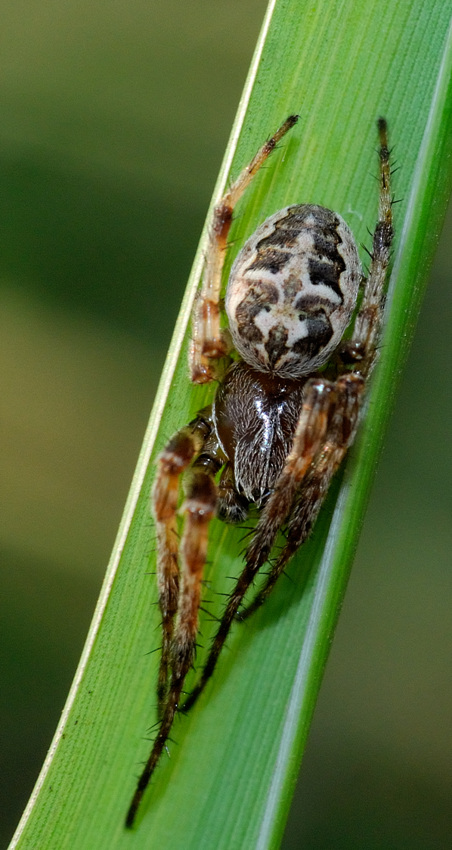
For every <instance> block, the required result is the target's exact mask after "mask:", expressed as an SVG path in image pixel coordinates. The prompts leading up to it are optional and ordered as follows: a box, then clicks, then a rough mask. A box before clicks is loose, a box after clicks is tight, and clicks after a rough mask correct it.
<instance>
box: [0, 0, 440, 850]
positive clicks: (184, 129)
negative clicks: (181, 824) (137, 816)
mask: <svg viewBox="0 0 452 850" xmlns="http://www.w3.org/2000/svg"><path fill="white" fill-rule="evenodd" d="M265 6H266V3H265V2H264V0H227V2H224V3H222V4H219V3H212V2H208V0H192V2H190V3H189V4H181V3H180V0H179V2H175V0H167V2H166V3H165V4H156V3H154V4H150V3H149V2H148V3H146V2H144V0H129V2H128V3H127V4H126V3H124V2H122V3H121V2H112V0H110V2H106V0H90V2H87V0H78V2H75V0H68V2H65V3H61V0H58V2H57V0H45V1H44V2H41V3H40V4H38V3H37V2H33V0H16V2H14V3H13V2H12V0H4V2H3V3H2V31H1V35H0V39H1V54H0V55H1V69H2V70H1V75H0V115H1V120H0V160H1V161H0V186H1V191H0V215H1V229H0V245H1V251H0V257H1V259H0V276H1V286H0V325H1V328H0V330H1V333H0V338H1V354H2V356H1V369H0V405H1V408H0V429H1V445H2V451H1V458H0V488H1V525H0V548H1V567H0V568H1V592H0V604H1V626H0V628H1V637H0V658H1V684H2V698H1V705H0V710H1V719H0V736H1V756H0V757H1V771H0V784H1V785H0V791H1V813H0V830H1V832H0V840H1V841H2V842H3V843H4V844H6V843H7V839H8V838H9V837H10V835H11V833H12V830H13V828H14V826H15V824H16V823H17V820H18V817H19V815H20V813H21V811H22V809H23V807H24V805H25V803H26V801H27V799H28V796H29V793H30V791H31V789H32V786H33V784H34V781H35V779H36V777H37V774H38V771H39V768H40V766H41V763H42V760H43V758H44V756H45V753H46V750H47V747H48V745H49V743H50V740H51V737H52V734H53V731H54V729H55V726H56V723H57V720H58V717H59V713H60V711H61V708H62V706H63V703H64V700H65V696H66V693H67V690H68V688H69V685H70V682H71V679H72V676H73V673H74V670H75V666H76V664H77V661H78V657H79V655H80V652H81V649H82V646H83V641H84V637H85V635H86V631H87V629H88V625H89V622H90V618H91V615H92V612H93V609H94V605H95V601H96V598H97V594H98V591H99V588H100V584H101V581H102V577H103V573H104V570H105V567H106V564H107V561H108V558H109V554H110V549H111V546H112V544H113V540H114V537H115V533H116V529H117V526H118V522H119V519H120V516H121V512H122V507H123V504H124V501H125V498H126V494H127V490H128V486H129V483H130V480H131V476H132V472H133V469H134V465H135V462H136V458H137V455H138V451H139V447H140V443H141V439H142V436H143V433H144V429H145V426H146V422H147V417H148V415H149V410H150V406H151V402H152V398H153V394H154V392H155V389H156V384H157V381H158V377H159V371H160V368H161V365H162V363H163V359H164V355H165V351H166V348H167V346H168V343H169V338H170V334H171V330H172V327H173V324H174V320H175V317H176V315H177V310H178V305H179V303H180V298H181V294H182V292H183V289H184V286H185V281H186V278H187V274H188V271H189V268H190V264H191V261H192V258H193V255H194V251H195V247H196V244H197V240H198V237H199V233H200V229H201V226H202V223H203V220H204V216H205V211H206V208H207V204H208V202H209V199H210V195H211V192H212V188H213V184H214V180H215V178H216V175H217V171H218V167H219V164H220V161H221V157H222V154H223V150H224V146H225V143H226V140H227V138H228V134H229V131H230V126H231V122H232V119H233V116H234V113H235V110H236V106H237V103H238V99H239V96H240V93H241V90H242V86H243V83H244V79H245V74H246V72H247V68H248V64H249V61H250V57H251V54H252V50H253V47H254V44H255V40H256V37H257V34H258V31H259V28H260V24H261V20H262V16H263V13H264V10H265ZM301 100H302V96H301ZM269 129H271V128H269ZM397 158H398V160H399V163H400V164H401V165H402V167H403V151H399V150H397ZM300 200H309V199H301V198H300ZM370 224H372V223H370ZM451 224H452V216H449V219H448V222H446V226H445V232H444V238H443V242H442V247H441V249H440V251H439V254H438V258H437V261H436V264H435V268H434V272H433V276H432V282H431V286H430V289H429V291H428V293H427V297H426V300H425V303H424V308H423V312H422V316H421V321H420V324H419V328H418V332H417V336H416V339H415V344H414V347H413V351H412V355H411V357H410V360H409V362H408V364H407V369H406V375H405V378H404V381H403V384H402V386H401V392H400V395H399V399H398V403H397V409H396V412H395V416H394V418H393V420H392V425H391V428H390V430H389V433H388V436H387V440H386V450H385V453H384V455H383V458H382V461H381V464H380V467H379V471H378V476H377V482H376V486H375V489H374V493H373V496H372V500H371V504H370V507H369V512H368V514H367V520H366V524H365V527H364V530H363V535H362V538H361V545H360V547H359V551H358V555H357V559H356V562H355V566H354V569H353V572H352V578H351V581H350V586H349V590H348V594H347V597H346V600H345V603H344V608H343V612H342V616H341V619H340V622H339V627H338V631H337V635H336V639H335V642H334V645H333V648H332V653H331V660H330V663H329V665H328V668H327V674H326V678H325V682H324V685H323V688H322V692H321V697H320V700H319V704H318V709H317V713H316V718H315V721H314V725H313V728H312V733H311V737H310V743H309V746H308V751H307V755H306V758H305V762H304V766H303V771H302V775H301V778H300V781H299V786H298V789H297V794H296V798H295V801H294V806H293V809H292V813H291V817H290V820H289V825H288V829H287V833H286V836H285V839H284V844H283V847H284V848H286V850H289V848H315V850H317V848H325V850H327V848H331V847H335V848H346V849H347V850H348V848H360V850H367V848H369V850H373V848H385V850H386V849H387V848H397V850H399V848H410V850H413V848H414V850H416V848H422V850H425V848H427V850H428V849H429V848H443V847H444V848H445V847H449V846H450V838H451V835H452V805H451V795H450V787H451V786H450V783H451V755H452V746H451V744H452V742H451V729H452V710H451V706H452V677H451V661H450V658H451V649H452V628H451V617H450V608H451V600H452V571H451V569H450V560H451V559H450V550H451V543H452V531H451V525H452V524H451V513H452V512H451V501H452V499H451V484H450V480H451V454H452V453H451V445H450V443H451V440H450V432H451V428H450V421H451V419H452V404H451V392H450V387H449V381H448V380H447V379H445V376H444V375H445V373H446V374H447V375H448V373H449V372H450V368H447V367H448V366H449V364H450V357H451V353H452V352H451V347H452V344H451V332H450V329H451V327H452V297H451V292H450V282H451V280H450V279H451V275H450V271H449V269H450V261H451V247H450V232H451ZM448 237H449V238H448Z"/></svg>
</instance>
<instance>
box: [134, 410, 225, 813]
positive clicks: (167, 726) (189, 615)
mask: <svg viewBox="0 0 452 850" xmlns="http://www.w3.org/2000/svg"><path fill="white" fill-rule="evenodd" d="M207 428H208V425H207V423H206V422H205V421H204V420H203V419H202V418H198V419H197V420H195V422H194V423H192V425H191V426H188V428H183V429H182V430H181V431H179V432H178V433H177V434H176V435H175V436H174V437H173V438H172V440H170V442H169V444H168V446H167V447H166V449H165V450H164V452H163V453H162V455H161V457H160V461H159V472H158V475H157V481H156V485H155V487H154V510H155V515H156V521H157V526H160V528H159V534H160V532H161V537H159V542H160V541H161V543H162V549H161V550H160V551H159V560H160V561H161V569H160V568H159V588H160V587H161V590H160V607H161V610H162V619H163V634H164V639H163V649H162V664H161V667H160V675H159V689H160V692H159V697H160V703H159V718H160V725H159V730H158V732H157V735H156V738H155V740H154V743H153V746H152V750H151V753H150V755H149V758H148V760H147V762H146V764H145V766H144V769H143V771H142V773H141V775H140V777H139V779H138V783H137V786H136V789H135V793H134V795H133V798H132V801H131V803H130V806H129V810H128V812H127V817H126V826H127V827H128V828H130V827H132V826H133V823H134V820H135V816H136V813H137V811H138V807H139V805H140V802H141V800H142V797H143V794H144V792H145V790H146V788H147V786H148V784H149V781H150V779H151V776H152V774H153V772H154V769H155V767H156V766H157V764H158V761H159V759H160V756H161V755H162V752H163V750H164V748H165V746H166V742H167V740H168V737H169V734H170V731H171V728H172V725H173V722H174V718H175V716H176V712H177V710H178V705H179V701H180V697H181V693H182V689H183V686H184V681H185V677H186V675H187V673H188V672H189V670H190V668H191V666H192V664H193V660H194V656H195V652H196V638H197V634H198V611H199V606H200V596H201V587H202V577H203V570H204V565H205V562H206V555H207V540H208V528H209V523H210V521H211V519H212V518H213V517H214V516H215V510H216V503H217V487H216V484H215V481H214V475H215V473H216V472H217V470H218V468H219V465H220V463H221V462H220V461H219V460H218V459H217V458H209V457H208V456H207V455H202V456H201V457H198V458H197V459H196V460H195V461H194V464H193V466H192V469H191V472H190V474H189V479H188V482H187V484H186V487H185V490H186V493H185V499H184V502H183V504H182V506H181V508H180V513H181V514H183V516H184V530H183V534H182V539H181V544H180V553H179V554H180V560H181V567H182V569H181V574H180V576H179V573H178V572H177V582H175V581H174V575H175V573H174V564H176V569H177V560H176V559H177V553H175V550H174V548H173V539H174V534H173V533H172V532H175V520H176V502H177V484H178V478H179V476H180V474H181V472H182V471H184V470H185V469H186V467H187V466H188V464H189V463H190V461H191V460H192V459H193V458H194V457H195V456H196V454H197V453H198V452H199V451H200V450H201V448H202V447H203V446H205V445H206V442H207V440H206V429H207ZM197 464H199V466H197ZM161 497H162V498H161ZM165 497H166V498H165ZM165 507H166V512H165ZM168 539H169V540H170V543H168ZM168 559H169V562H168ZM165 570H166V571H167V573H168V575H165ZM176 586H177V588H178V594H177V600H176V611H177V613H176V612H175V611H174V610H173V609H174V595H175V593H176ZM162 670H163V672H162ZM163 677H164V678H163Z"/></svg>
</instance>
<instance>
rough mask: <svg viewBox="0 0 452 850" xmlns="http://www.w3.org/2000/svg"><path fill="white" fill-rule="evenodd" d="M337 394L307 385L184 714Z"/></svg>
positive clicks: (328, 386) (320, 439)
mask: <svg viewBox="0 0 452 850" xmlns="http://www.w3.org/2000/svg"><path fill="white" fill-rule="evenodd" d="M333 394H334V385H333V384H332V383H330V382H326V381H323V380H321V379H312V380H310V381H308V382H307V383H306V391H305V400H304V403H303V406H302V409H301V413H300V417H299V421H298V424H297V428H296V431H295V437H294V442H293V447H292V450H291V452H290V454H289V455H288V457H287V460H286V463H285V466H284V469H283V471H282V473H281V475H280V476H279V478H278V480H277V482H276V486H275V489H274V491H273V493H272V494H271V496H270V498H269V499H268V501H267V503H266V505H265V507H264V509H263V511H262V513H261V516H260V519H259V522H258V524H257V527H256V531H255V534H254V537H253V540H252V542H251V544H250V546H249V547H248V549H247V551H246V554H245V567H244V569H243V571H242V573H241V575H240V576H239V578H238V580H237V583H236V586H235V588H234V590H233V591H232V593H231V595H230V596H229V599H228V602H227V605H226V608H225V610H224V612H223V616H222V618H221V621H220V624H219V627H218V630H217V633H216V635H215V637H214V639H213V641H212V645H211V648H210V652H209V656H208V658H207V661H206V664H205V666H204V668H203V671H202V673H201V677H200V679H199V681H198V683H197V685H195V687H194V689H193V690H192V692H191V693H190V695H189V696H188V697H187V699H186V701H185V702H184V704H183V706H182V711H188V710H189V709H190V708H191V706H192V705H193V704H194V702H195V701H196V699H197V698H198V696H199V695H200V693H201V692H202V691H203V690H204V688H205V686H206V684H207V682H208V680H209V679H210V677H211V675H212V673H213V671H214V669H215V666H216V663H217V660H218V657H219V655H220V652H221V650H222V648H223V645H224V642H225V640H226V638H227V636H228V634H229V631H230V628H231V626H232V623H233V622H234V619H235V618H236V615H237V611H238V609H239V607H240V605H241V604H242V602H243V598H244V596H245V594H246V592H247V590H248V588H249V587H250V585H251V584H252V582H253V580H254V578H255V577H256V575H257V573H258V572H259V570H260V568H261V567H262V565H263V564H264V563H265V561H266V560H267V558H268V556H269V554H270V550H271V548H272V545H273V543H274V541H275V538H276V535H277V533H278V531H279V529H280V527H281V525H283V523H284V521H285V520H286V518H287V515H288V514H289V512H290V510H291V508H292V503H293V500H294V497H295V494H296V492H297V490H298V488H299V487H300V482H301V481H302V480H303V478H304V476H305V475H306V473H307V472H308V470H309V468H310V466H311V464H312V462H313V460H314V458H315V457H316V455H317V454H318V452H319V450H320V449H321V447H322V445H323V443H324V441H325V437H326V434H327V428H328V418H329V413H330V410H331V404H332V402H333V399H332V395H333Z"/></svg>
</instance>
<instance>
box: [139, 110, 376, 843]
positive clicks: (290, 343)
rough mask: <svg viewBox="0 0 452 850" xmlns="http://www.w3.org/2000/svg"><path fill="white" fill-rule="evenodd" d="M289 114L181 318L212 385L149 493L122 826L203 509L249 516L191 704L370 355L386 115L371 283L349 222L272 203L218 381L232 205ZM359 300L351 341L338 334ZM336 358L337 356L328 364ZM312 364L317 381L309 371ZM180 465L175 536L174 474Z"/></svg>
mask: <svg viewBox="0 0 452 850" xmlns="http://www.w3.org/2000/svg"><path fill="white" fill-rule="evenodd" d="M296 121H297V116H290V117H289V118H288V119H287V120H286V121H285V122H284V124H283V125H282V126H281V127H280V129H279V130H278V131H277V132H276V133H275V135H274V136H272V138H271V139H270V140H269V141H268V142H266V143H265V145H264V146H263V147H262V148H261V149H260V150H259V151H258V153H257V154H256V156H255V157H254V159H253V160H252V161H251V163H250V164H249V165H248V166H246V168H245V169H244V170H243V171H242V173H241V174H240V175H239V177H238V179H237V180H236V181H235V183H233V184H232V186H231V188H230V189H229V191H228V192H227V193H226V194H225V195H224V197H223V198H222V199H221V201H220V203H219V204H218V205H217V206H216V207H215V210H214V216H213V222H212V225H211V228H210V231H209V248H208V253H207V259H206V267H205V271H204V278H203V284H202V288H201V291H200V293H199V297H198V299H197V301H196V304H195V308H194V313H193V337H192V342H191V348H190V369H191V377H192V381H193V382H195V383H206V382H208V381H211V380H213V379H214V378H219V385H218V388H217V391H216V394H215V398H214V400H213V403H212V404H211V405H210V406H209V407H208V408H205V409H204V410H202V411H200V412H199V413H198V415H197V417H196V418H195V419H194V420H193V422H191V423H190V424H189V425H187V426H185V427H183V428H182V429H181V430H180V431H178V432H177V433H176V434H175V435H174V437H172V439H171V440H170V441H169V443H168V444H167V445H166V447H165V449H164V450H163V452H162V453H161V455H160V457H159V460H158V469H157V475H156V480H155V484H154V490H153V511H154V516H155V521H156V528H157V544H158V563H157V575H158V588H159V604H160V610H161V614H162V625H163V643H162V657H161V663H160V671H159V680H158V686H157V699H158V712H159V724H160V725H159V731H158V733H157V736H156V739H155V741H154V745H153V748H152V751H151V754H150V756H149V759H148V761H147V763H146V766H145V768H144V770H143V773H142V775H141V777H140V779H139V781H138V785H137V789H136V791H135V794H134V797H133V799H132V803H131V805H130V809H129V812H128V815H127V821H126V823H127V825H128V826H131V825H132V824H133V821H134V818H135V814H136V812H137V809H138V806H139V803H140V800H141V798H142V795H143V793H144V790H145V788H146V787H147V785H148V782H149V779H150V777H151V775H152V773H153V771H154V768H155V766H156V764H157V762H158V760H159V758H160V755H161V753H162V751H163V749H164V747H165V745H166V741H167V739H168V736H169V733H170V730H171V726H172V724H173V720H174V716H175V713H176V711H177V710H178V707H179V702H180V699H181V695H182V689H183V685H184V681H185V677H186V675H187V673H188V672H189V670H190V668H191V666H192V664H193V660H194V656H195V647H196V639H197V633H198V610H199V605H200V590H201V582H202V577H203V569H204V565H205V560H206V553H207V538H208V527H209V523H210V521H211V519H212V518H213V517H214V516H217V517H219V518H220V519H223V520H225V521H227V522H242V521H243V520H244V519H245V517H246V516H247V513H248V509H249V506H250V505H251V504H253V505H255V506H256V507H257V508H258V510H259V511H260V515H259V520H258V523H257V526H256V529H255V531H254V535H253V537H252V538H251V542H250V544H249V545H248V548H247V550H246V552H245V556H244V566H243V570H242V573H241V574H240V576H239V578H238V579H237V583H236V586H235V588H234V589H233V591H232V593H231V594H230V596H229V599H228V601H227V604H226V607H225V610H224V612H223V615H222V617H221V620H220V622H219V625H218V629H217V632H216V634H215V636H214V639H213V642H212V646H211V648H210V652H209V655H208V658H207V661H206V664H205V666H204V668H203V670H202V673H201V675H200V678H199V681H198V683H197V685H196V686H195V688H194V690H193V691H192V692H191V694H190V695H189V696H188V698H187V699H186V701H185V703H184V705H183V710H188V709H189V708H190V706H191V705H192V704H193V703H194V701H195V700H196V698H197V697H198V696H199V694H200V693H201V691H202V690H203V689H204V687H205V685H206V682H207V681H208V679H209V678H210V676H211V675H212V672H213V670H214V668H215V665H216V663H217V660H218V657H219V654H220V652H221V649H222V647H223V644H224V642H225V640H226V638H227V636H228V633H229V630H230V628H231V625H232V623H233V621H234V619H235V618H236V617H237V614H238V613H239V611H240V616H241V617H245V616H248V615H249V614H250V613H251V612H252V611H254V610H255V609H256V608H257V607H258V606H259V605H260V604H261V603H262V602H263V601H264V599H265V598H266V596H267V595H268V594H269V593H270V591H271V590H272V588H273V586H274V584H275V582H276V580H277V578H278V577H279V575H280V574H281V572H282V571H283V570H284V568H285V566H286V564H287V562H288V560H289V559H290V557H291V556H292V555H293V554H294V552H295V551H296V550H297V549H298V548H299V547H300V546H301V545H302V543H303V542H304V541H305V540H306V538H307V536H308V535H309V532H310V530H311V528H312V525H313V523H314V522H315V520H316V518H317V515H318V512H319V510H320V507H321V505H322V502H323V499H324V497H325V495H326V493H327V491H328V487H329V484H330V481H331V478H332V476H333V475H334V473H335V472H336V470H337V469H338V467H339V465H340V464H341V462H342V460H343V458H344V456H345V454H346V452H347V449H348V448H349V446H350V445H351V443H352V441H353V438H354V435H355V432H356V427H357V424H358V417H359V413H360V409H361V405H362V399H363V395H364V390H365V386H366V382H367V379H368V378H369V375H370V373H371V370H372V366H373V364H374V362H375V358H376V344H377V341H378V335H379V332H380V327H381V316H382V308H383V303H384V284H385V279H386V272H387V267H388V263H389V253H390V247H391V241H392V234H393V229H392V199H391V194H390V167H389V152H388V145H387V131H386V122H385V121H384V119H380V120H379V122H378V129H379V135H380V202H379V220H378V223H377V225H376V228H375V231H374V236H373V246H372V252H371V262H370V268H369V275H368V278H367V280H365V279H364V278H363V276H362V271H361V265H360V261H359V257H358V250H357V247H356V243H355V240H354V237H353V234H352V232H351V231H350V229H349V227H348V225H347V224H346V223H345V221H344V220H343V219H342V218H341V216H340V215H338V214H337V213H335V212H332V211H331V210H328V209H326V208H324V207H320V206H316V205H313V204H300V205H294V206H290V207H286V208H285V209H282V210H279V212H276V213H274V215H272V216H270V217H269V218H267V219H266V221H264V223H263V224H261V225H260V227H258V229H257V230H256V232H255V233H254V234H253V235H252V236H251V237H250V238H249V239H248V241H247V242H246V244H245V245H244V247H243V248H242V250H241V251H240V253H239V254H238V256H237V259H236V260H235V262H234V264H233V266H232V269H231V273H230V277H229V281H228V286H227V290H226V298H225V308H226V314H227V317H228V323H229V331H230V337H231V338H232V344H233V346H234V348H235V351H236V352H237V354H238V355H239V357H240V358H241V359H239V360H238V361H236V362H233V363H232V365H230V366H229V367H228V368H227V370H226V371H225V374H223V375H222V376H220V375H219V374H218V363H219V361H220V360H221V361H223V359H224V358H225V357H226V356H227V355H228V354H229V353H230V352H229V350H228V344H227V342H226V335H225V334H224V333H223V332H222V331H221V329H220V289H221V273H222V268H223V263H224V253H225V249H226V245H227V236H228V232H229V228H230V225H231V220H232V213H233V209H234V207H235V205H236V203H237V201H238V200H239V198H240V196H241V195H242V194H243V192H244V191H245V189H246V187H247V186H248V184H249V183H250V181H251V179H252V178H253V176H254V174H255V173H256V172H257V171H258V170H259V168H260V167H261V165H262V164H263V163H264V162H265V160H266V159H267V157H268V156H269V154H270V153H271V151H272V150H273V149H274V148H275V146H276V144H277V142H278V141H279V140H280V139H281V138H282V137H283V136H284V135H285V133H287V132H288V130H290V128H291V127H292V126H293V125H294V124H295V123H296ZM361 284H363V290H364V291H363V298H362V302H361V306H360V309H359V311H358V314H357V316H356V318H355V321H354V326H353V330H352V333H351V336H350V338H349V339H348V340H346V341H343V336H344V332H345V330H346V328H347V326H348V325H349V323H350V321H351V319H352V315H353V313H354V310H355V307H356V302H357V296H358V290H359V288H360V286H361ZM333 357H334V363H333V362H332V359H333ZM320 367H326V368H323V369H322V371H321V372H319V371H317V370H319V368H320ZM187 469H190V471H189V473H188V474H187V476H186V482H185V488H184V489H185V499H184V501H183V504H182V506H181V508H180V509H179V513H181V514H183V516H184V527H183V533H182V538H181V540H180V543H179V535H178V527H177V514H178V493H179V480H180V477H181V475H182V473H183V472H184V471H185V470H187ZM282 527H284V528H285V530H286V542H285V544H284V546H283V548H282V550H281V552H280V553H279V554H278V555H277V557H276V558H275V559H274V560H273V561H272V565H271V568H270V572H269V573H268V575H267V578H266V579H265V581H264V584H263V586H262V588H261V590H260V591H259V592H258V593H257V595H256V596H255V598H254V600H253V601H252V602H251V603H250V604H249V605H248V607H247V608H246V609H245V610H244V609H243V607H242V603H243V600H244V597H245V594H246V592H247V590H248V589H249V587H250V585H251V584H252V582H253V580H254V578H255V577H256V574H257V573H258V572H259V570H260V569H261V568H262V567H263V565H264V564H265V563H266V562H267V560H268V558H269V556H270V552H271V550H272V547H273V544H274V542H275V539H276V536H277V534H278V531H279V529H280V528H282Z"/></svg>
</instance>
